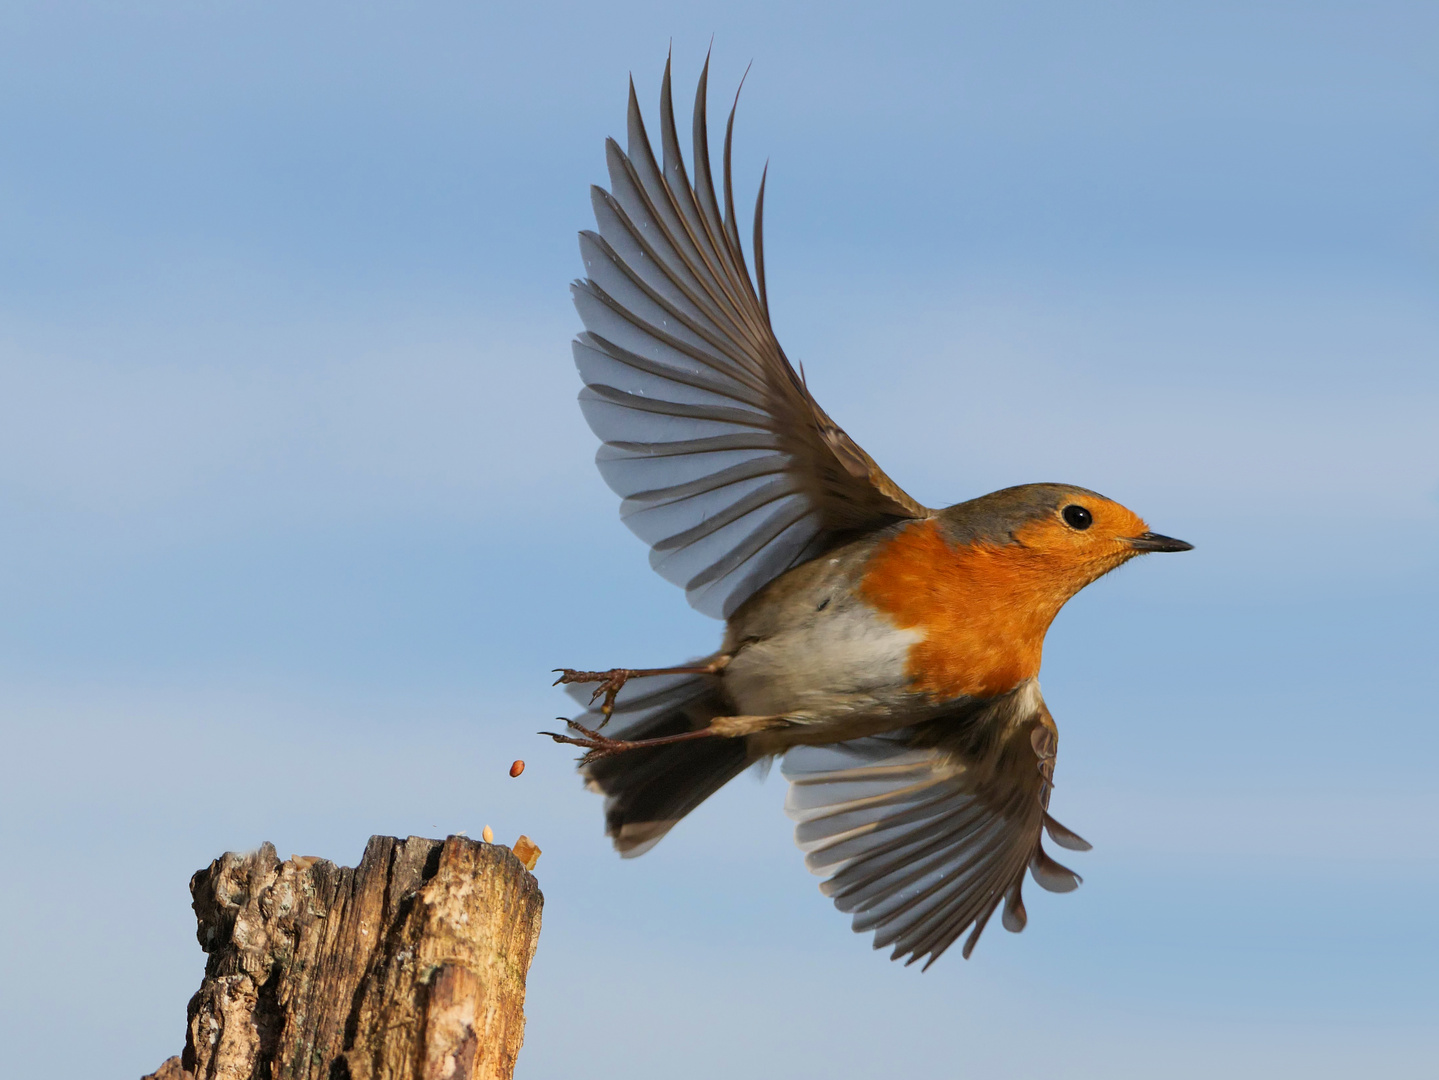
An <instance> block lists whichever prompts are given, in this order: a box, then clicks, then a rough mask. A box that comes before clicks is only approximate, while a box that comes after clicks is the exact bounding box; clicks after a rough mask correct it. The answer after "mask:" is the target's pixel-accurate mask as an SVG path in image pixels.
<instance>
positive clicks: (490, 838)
mask: <svg viewBox="0 0 1439 1080" xmlns="http://www.w3.org/2000/svg"><path fill="white" fill-rule="evenodd" d="M480 837H481V839H483V840H484V842H485V843H487V844H493V843H494V842H495V830H494V829H492V828H490V827H489V826H488V825H486V826H485V828H484V831H483V832H482V833H480Z"/></svg>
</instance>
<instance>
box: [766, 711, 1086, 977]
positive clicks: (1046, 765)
mask: <svg viewBox="0 0 1439 1080" xmlns="http://www.w3.org/2000/svg"><path fill="white" fill-rule="evenodd" d="M1057 741H1058V736H1057V732H1056V731H1055V728H1054V722H1053V720H1052V718H1051V717H1050V716H1049V711H1048V709H1046V708H1045V706H1044V701H1043V699H1042V698H1041V697H1040V696H1039V693H1038V688H1037V687H1036V686H1034V684H1032V683H1029V684H1024V685H1023V686H1021V687H1020V688H1018V689H1017V690H1015V691H1012V692H1011V693H1009V694H1006V695H1003V696H1001V697H999V698H996V699H993V700H991V701H989V702H981V703H977V704H970V705H966V706H964V707H963V708H962V709H960V710H958V711H957V712H956V714H955V715H953V716H945V717H940V718H938V719H935V720H930V721H926V722H925V723H924V724H921V725H917V726H915V727H912V728H906V729H904V730H902V731H899V732H891V733H887V734H884V735H877V736H871V737H868V738H863V739H855V740H852V741H850V742H845V743H838V744H834V745H830V746H799V747H794V748H792V749H791V750H789V751H788V753H787V754H786V755H785V760H784V773H785V776H786V778H787V779H788V780H789V781H790V790H789V795H788V798H787V800H786V803H785V809H786V811H787V812H788V813H789V815H790V817H792V818H793V819H794V820H795V822H796V826H795V841H796V843H797V844H798V845H799V847H800V849H801V850H802V851H804V852H805V865H806V866H808V867H809V869H810V870H811V871H813V872H814V873H816V874H819V875H822V876H824V877H825V878H826V880H825V881H824V882H823V883H822V884H821V886H820V888H821V891H823V892H824V894H825V895H826V896H829V897H830V898H831V899H832V900H833V902H834V905H835V907H837V908H838V909H839V910H840V911H843V912H845V913H846V914H849V915H851V916H852V917H853V919H852V924H853V927H854V929H855V930H856V931H857V932H860V933H870V932H872V933H873V934H874V946H875V948H877V949H878V948H890V947H892V948H893V954H892V956H893V958H894V959H899V958H901V957H907V960H906V962H907V963H914V962H915V961H918V960H921V959H925V960H926V963H925V966H926V967H928V966H929V964H932V963H933V962H934V961H935V960H936V959H938V958H939V956H940V955H941V954H942V953H944V951H945V950H946V949H948V948H949V947H950V946H951V945H953V944H954V942H956V941H957V940H958V939H959V938H960V936H961V935H963V934H964V933H965V931H966V930H967V931H969V937H968V938H967V939H966V941H965V944H964V949H963V952H964V955H965V956H966V957H968V956H969V955H970V953H971V952H972V951H973V949H974V946H975V943H976V942H977V941H978V940H979V937H980V934H981V933H982V932H983V930H984V927H985V926H986V925H988V922H989V920H990V918H991V917H992V916H993V915H994V912H995V911H997V910H998V909H999V906H1000V905H1001V904H1003V905H1004V915H1003V918H1002V920H1001V921H1002V923H1003V925H1004V927H1005V928H1006V929H1008V930H1011V931H1014V932H1016V933H1017V932H1018V931H1020V930H1022V929H1024V926H1025V924H1026V923H1027V922H1028V914H1027V912H1026V911H1025V908H1024V899H1023V895H1022V884H1023V881H1024V875H1025V871H1026V869H1028V870H1029V872H1030V873H1031V874H1032V875H1033V877H1034V879H1035V881H1036V882H1037V883H1038V884H1039V885H1041V886H1043V887H1044V888H1046V889H1049V890H1052V891H1056V892H1067V891H1069V890H1070V889H1073V888H1076V887H1077V886H1078V885H1079V882H1080V879H1079V875H1077V874H1075V873H1074V872H1073V871H1071V870H1069V869H1067V868H1065V867H1063V866H1060V865H1059V864H1058V863H1057V862H1055V861H1054V860H1053V859H1051V858H1050V857H1049V855H1048V854H1047V853H1046V852H1045V851H1044V848H1043V846H1042V844H1041V836H1042V834H1043V833H1044V832H1045V831H1046V830H1048V831H1049V833H1050V835H1051V837H1053V838H1054V840H1055V842H1056V843H1059V844H1061V846H1064V847H1073V848H1080V846H1081V845H1083V847H1084V848H1087V847H1088V845H1087V844H1086V843H1085V841H1083V840H1081V839H1080V838H1079V837H1078V836H1076V835H1075V834H1074V833H1072V832H1070V831H1069V830H1068V829H1066V828H1064V826H1062V825H1060V824H1059V823H1058V822H1056V821H1054V819H1053V818H1051V817H1050V816H1049V814H1048V801H1049V791H1050V778H1051V777H1052V775H1053V760H1054V748H1055V746H1056V744H1057Z"/></svg>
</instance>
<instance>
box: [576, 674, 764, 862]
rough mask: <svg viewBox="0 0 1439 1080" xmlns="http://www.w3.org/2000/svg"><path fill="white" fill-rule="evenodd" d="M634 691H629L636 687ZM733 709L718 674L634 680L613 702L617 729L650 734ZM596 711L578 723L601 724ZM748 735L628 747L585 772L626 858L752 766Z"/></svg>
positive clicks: (625, 734) (686, 727) (672, 731)
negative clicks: (599, 795)
mask: <svg viewBox="0 0 1439 1080" xmlns="http://www.w3.org/2000/svg"><path fill="white" fill-rule="evenodd" d="M632 688H633V692H632V693H628V692H630V691H631V690H632ZM731 711H732V710H731V709H730V707H729V705H728V703H727V701H726V699H725V697H724V694H723V692H722V691H721V689H720V680H719V679H718V678H717V677H715V676H713V675H686V676H680V677H676V676H661V677H656V678H653V679H635V680H633V681H632V682H630V683H629V684H627V685H626V686H625V689H624V690H622V691H621V692H620V697H619V700H617V701H616V703H615V711H614V717H613V720H614V725H615V729H614V734H615V736H616V737H620V738H625V739H652V738H658V737H660V736H664V735H678V734H681V733H683V732H686V731H697V730H698V729H700V728H702V727H704V726H705V725H706V724H708V723H709V722H710V720H712V719H713V718H714V717H716V716H726V715H728V714H729V713H730V712H731ZM598 721H599V716H598V713H596V712H590V713H586V714H585V715H584V716H583V717H581V718H580V723H582V724H584V725H585V726H586V727H591V726H593V725H594V724H596V723H598ZM748 742H749V740H748V739H745V738H719V737H716V738H713V739H698V740H696V741H694V742H682V743H672V744H670V745H669V746H655V747H647V748H641V749H638V750H627V751H624V752H623V753H619V754H613V755H611V756H609V757H604V758H600V759H598V760H597V761H593V762H591V763H590V764H588V765H586V766H584V767H583V768H582V769H581V770H580V774H581V775H582V776H583V777H584V778H585V782H586V784H587V785H588V786H589V787H590V789H591V790H593V791H598V792H601V793H602V794H603V795H604V796H605V834H606V835H607V836H609V837H610V838H611V839H613V841H614V844H615V850H617V851H618V852H619V853H620V854H621V855H623V856H624V857H625V858H633V857H635V856H636V855H643V854H644V853H645V852H646V851H648V850H649V849H650V848H652V847H654V846H655V845H656V844H657V843H659V842H660V840H661V839H662V838H663V837H664V835H665V833H667V832H669V831H670V829H671V828H673V827H674V825H675V824H676V823H677V822H678V821H679V820H680V819H681V818H683V817H684V816H685V815H686V814H688V813H689V812H690V811H691V810H693V809H694V808H695V807H697V806H699V804H700V803H702V802H704V801H705V799H707V798H709V797H710V796H711V795H713V794H714V793H715V792H716V791H718V790H719V789H720V788H721V787H723V786H724V785H725V784H726V783H728V782H729V781H730V780H731V779H733V778H734V777H736V776H738V775H739V774H740V773H741V772H743V771H744V769H745V767H746V766H747V765H749V764H750V762H751V760H752V758H751V756H750V751H749V746H748Z"/></svg>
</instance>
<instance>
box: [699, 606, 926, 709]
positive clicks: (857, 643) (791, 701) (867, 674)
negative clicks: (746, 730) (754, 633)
mask: <svg viewBox="0 0 1439 1080" xmlns="http://www.w3.org/2000/svg"><path fill="white" fill-rule="evenodd" d="M784 621H785V622H786V623H788V625H784V626H780V627H775V628H774V629H773V632H772V633H770V634H769V635H767V636H766V637H764V638H763V639H761V640H758V641H753V642H750V643H749V644H746V645H744V646H743V647H742V648H740V649H739V650H738V652H737V653H736V654H735V656H734V659H733V660H731V661H730V664H729V666H728V667H727V668H726V669H725V672H724V685H725V690H726V691H727V692H728V694H729V695H730V697H731V698H732V699H733V701H734V703H735V706H736V711H737V712H738V713H740V714H742V715H746V716H781V715H783V716H788V717H789V718H791V719H792V720H794V721H795V722H798V723H814V722H819V721H824V720H835V719H842V718H848V717H855V716H857V715H864V716H872V717H875V718H878V716H880V715H885V714H888V713H889V712H891V711H892V710H894V709H896V708H899V707H901V706H902V705H903V704H905V703H906V702H912V700H913V697H912V695H911V694H910V693H909V692H908V691H907V689H906V688H907V684H908V679H907V677H906V674H905V663H906V660H907V658H908V655H909V649H910V646H912V645H913V644H915V642H917V641H919V640H921V638H922V635H921V634H920V633H919V632H918V631H915V630H901V629H898V628H897V627H895V626H893V625H892V624H890V623H889V622H888V620H886V619H885V618H884V617H883V616H880V615H878V614H877V613H876V612H874V610H873V609H871V608H869V607H868V606H867V605H865V604H863V603H861V602H859V601H857V600H856V599H854V598H853V597H852V596H845V595H841V596H838V597H835V598H834V600H833V602H832V603H830V604H828V605H826V607H825V608H824V609H823V610H818V611H811V612H806V613H805V614H804V616H802V617H800V618H798V619H794V620H784Z"/></svg>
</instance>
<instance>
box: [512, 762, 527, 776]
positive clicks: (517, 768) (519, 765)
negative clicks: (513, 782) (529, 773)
mask: <svg viewBox="0 0 1439 1080" xmlns="http://www.w3.org/2000/svg"><path fill="white" fill-rule="evenodd" d="M524 771H525V763H524V762H523V761H517V762H515V763H514V764H513V765H511V766H510V775H511V776H519V775H520V773H522V772H524Z"/></svg>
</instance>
